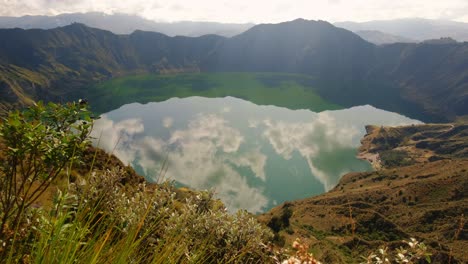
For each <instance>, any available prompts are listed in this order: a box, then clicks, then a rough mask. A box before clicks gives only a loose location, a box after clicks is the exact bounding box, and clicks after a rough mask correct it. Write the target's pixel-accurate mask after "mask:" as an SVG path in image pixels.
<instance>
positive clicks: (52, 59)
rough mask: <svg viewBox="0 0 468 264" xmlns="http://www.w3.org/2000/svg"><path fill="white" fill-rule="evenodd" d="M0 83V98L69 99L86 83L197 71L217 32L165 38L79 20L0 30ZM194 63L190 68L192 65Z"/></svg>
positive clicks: (12, 100) (13, 99) (154, 34)
mask: <svg viewBox="0 0 468 264" xmlns="http://www.w3.org/2000/svg"><path fill="white" fill-rule="evenodd" d="M0 35H1V36H2V39H4V40H5V41H2V42H1V43H0V70H1V71H0V77H1V79H0V88H1V89H2V90H3V92H4V94H7V96H6V97H2V101H3V102H5V103H12V102H20V103H27V102H28V101H31V100H39V99H41V100H69V99H72V98H76V97H79V96H80V95H82V94H83V91H82V89H84V88H85V87H87V86H88V85H90V84H91V83H95V82H99V81H102V80H106V79H109V78H112V77H115V76H120V75H125V74H134V73H139V72H160V71H163V70H166V71H167V70H176V71H184V70H186V69H189V70H190V71H196V70H198V69H197V68H196V65H197V64H198V61H199V60H200V58H203V57H206V56H207V53H208V52H210V51H211V49H212V48H214V46H215V45H216V43H217V42H218V41H220V40H222V39H223V38H222V37H219V36H214V35H211V36H210V35H207V36H204V37H200V38H196V39H193V38H188V37H174V38H171V37H168V36H166V35H163V34H160V33H153V32H141V31H136V32H134V33H133V34H131V35H122V36H119V35H115V34H113V33H111V32H108V31H103V30H99V29H93V28H89V27H87V26H84V25H82V24H73V25H70V26H67V27H62V28H57V29H52V30H40V29H33V30H27V31H26V30H22V29H1V30H0ZM194 65H195V69H194Z"/></svg>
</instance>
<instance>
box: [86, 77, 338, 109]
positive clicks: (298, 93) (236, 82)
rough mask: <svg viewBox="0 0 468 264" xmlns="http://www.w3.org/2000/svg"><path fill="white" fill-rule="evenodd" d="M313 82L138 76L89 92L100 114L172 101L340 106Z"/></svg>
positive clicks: (97, 86) (304, 80)
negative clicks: (231, 100)
mask: <svg viewBox="0 0 468 264" xmlns="http://www.w3.org/2000/svg"><path fill="white" fill-rule="evenodd" d="M314 80H315V79H314V78H313V77H310V76H306V75H299V74H285V73H192V74H172V75H156V74H154V75H149V74H147V75H137V76H129V77H122V78H117V79H111V80H109V81H105V82H102V83H100V84H98V85H95V86H93V87H91V88H89V89H88V90H89V93H88V96H87V98H88V100H89V101H90V103H91V104H92V105H93V109H95V110H96V111H97V112H100V113H102V112H107V111H110V110H113V109H116V108H118V107H120V106H122V105H124V104H128V103H133V102H139V103H148V102H159V101H165V100H167V99H170V98H172V97H179V98H183V97H190V96H203V97H225V96H233V97H238V98H242V99H245V100H248V101H250V102H253V103H255V104H259V105H276V106H282V107H287V108H289V109H310V110H312V111H316V112H319V111H324V110H332V109H339V108H341V107H340V106H338V105H336V104H333V103H330V102H328V101H326V100H324V99H323V98H321V97H320V96H319V95H318V94H317V93H316V91H315V87H314V86H313V84H312V83H313V82H314Z"/></svg>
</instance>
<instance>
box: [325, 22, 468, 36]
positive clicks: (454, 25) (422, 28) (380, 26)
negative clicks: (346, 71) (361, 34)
mask: <svg viewBox="0 0 468 264" xmlns="http://www.w3.org/2000/svg"><path fill="white" fill-rule="evenodd" d="M334 24H335V26H337V27H342V28H346V29H348V30H351V31H354V32H356V31H360V30H378V31H382V32H385V33H388V34H393V35H397V36H402V37H406V38H410V39H415V40H419V41H423V40H427V39H439V38H442V37H451V38H454V39H456V40H458V41H468V23H462V22H455V21H447V20H432V19H422V18H407V19H394V20H376V21H369V22H361V23H359V22H337V23H334Z"/></svg>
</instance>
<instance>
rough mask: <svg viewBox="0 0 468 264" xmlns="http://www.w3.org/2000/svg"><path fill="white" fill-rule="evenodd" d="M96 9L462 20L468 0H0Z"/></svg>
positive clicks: (163, 14)
mask: <svg viewBox="0 0 468 264" xmlns="http://www.w3.org/2000/svg"><path fill="white" fill-rule="evenodd" d="M89 11H98V12H105V13H108V14H112V13H129V14H138V15H141V16H143V17H145V18H148V19H152V20H156V21H181V20H193V21H218V22H239V23H244V22H254V23H267V22H281V21H287V20H293V19H296V18H299V17H300V18H305V19H314V20H317V19H322V20H327V21H330V22H338V21H369V20H382V19H394V18H408V17H421V18H431V19H449V20H457V21H463V22H468V0H125V1H122V0H0V15H1V16H23V15H57V14H60V13H74V12H89Z"/></svg>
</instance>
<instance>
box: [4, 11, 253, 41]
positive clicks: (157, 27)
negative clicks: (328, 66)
mask: <svg viewBox="0 0 468 264" xmlns="http://www.w3.org/2000/svg"><path fill="white" fill-rule="evenodd" d="M72 23H82V24H86V25H88V26H90V27H95V28H100V29H105V30H109V31H112V32H113V33H115V34H130V33H132V32H133V31H135V30H144V31H154V32H160V33H163V34H166V35H168V36H189V37H199V36H203V35H207V34H216V35H220V36H226V37H231V36H234V35H237V34H240V33H242V32H244V31H246V30H247V29H249V28H251V27H252V26H253V24H249V23H245V24H234V23H231V24H227V23H217V22H193V21H181V22H174V23H164V22H155V21H152V20H148V19H144V18H142V17H140V16H136V15H128V14H113V15H106V14H104V13H98V12H90V13H70V14H61V15H57V16H22V17H0V28H16V27H18V28H23V29H32V28H41V29H52V28H56V27H63V26H68V25H70V24H72Z"/></svg>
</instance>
